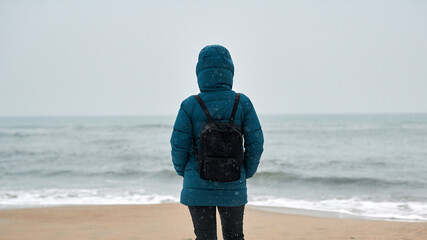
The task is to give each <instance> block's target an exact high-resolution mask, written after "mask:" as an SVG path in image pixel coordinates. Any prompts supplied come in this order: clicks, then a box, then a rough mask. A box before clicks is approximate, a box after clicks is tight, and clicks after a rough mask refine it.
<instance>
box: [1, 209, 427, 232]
mask: <svg viewBox="0 0 427 240" xmlns="http://www.w3.org/2000/svg"><path fill="white" fill-rule="evenodd" d="M218 219H219V218H218ZM244 231H245V236H246V239H313V240H314V239H316V240H318V239H329V240H330V239H372V240H381V239H384V240H393V239H402V240H416V239H419V240H421V239H425V236H427V223H425V222H423V223H419V222H391V221H373V220H355V219H336V218H335V219H334V218H323V217H311V216H301V215H291V214H284V213H276V212H270V211H264V210H259V209H256V208H254V207H250V206H249V207H247V208H246V212H245V220H244ZM218 232H219V234H218V236H219V239H222V237H221V234H220V227H219V226H218ZM0 239H1V240H9V239H10V240H12V239H34V240H57V239H63V240H68V239H133V240H136V239H180V240H189V239H193V240H194V239H195V236H194V234H193V228H192V222H191V219H190V214H189V213H188V210H187V208H186V207H185V206H183V205H180V204H158V205H109V206H70V207H47V208H33V209H14V210H2V211H0Z"/></svg>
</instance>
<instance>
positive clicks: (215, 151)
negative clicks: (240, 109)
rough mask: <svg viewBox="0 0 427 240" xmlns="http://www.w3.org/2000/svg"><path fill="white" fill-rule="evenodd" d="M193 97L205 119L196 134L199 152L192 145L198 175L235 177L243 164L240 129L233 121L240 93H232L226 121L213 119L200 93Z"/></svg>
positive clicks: (215, 178) (223, 179)
mask: <svg viewBox="0 0 427 240" xmlns="http://www.w3.org/2000/svg"><path fill="white" fill-rule="evenodd" d="M194 97H195V98H196V99H197V101H198V102H199V104H200V106H201V107H202V109H203V111H204V112H205V115H206V117H207V118H208V122H207V123H205V124H204V125H203V127H202V131H201V133H200V149H199V151H197V150H196V147H195V150H196V151H195V152H196V157H197V162H198V165H199V173H200V177H201V178H202V179H205V180H209V181H215V182H232V181H237V180H239V179H240V172H241V169H242V163H243V138H242V130H241V128H240V127H239V126H238V125H236V124H234V117H235V115H236V111H237V106H238V105H239V99H240V94H239V93H236V99H235V101H234V106H233V111H232V113H231V117H230V121H229V122H215V121H214V119H213V118H212V116H211V115H210V114H209V111H208V109H207V108H206V105H205V104H204V102H203V101H202V99H201V98H200V96H199V95H194ZM194 144H195V143H194Z"/></svg>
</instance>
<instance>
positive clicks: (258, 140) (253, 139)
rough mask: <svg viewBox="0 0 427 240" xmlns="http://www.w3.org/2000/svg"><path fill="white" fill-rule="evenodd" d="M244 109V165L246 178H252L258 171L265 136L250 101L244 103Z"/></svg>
mask: <svg viewBox="0 0 427 240" xmlns="http://www.w3.org/2000/svg"><path fill="white" fill-rule="evenodd" d="M243 108H244V120H243V124H242V125H243V126H242V128H243V136H244V140H245V143H244V148H245V153H244V158H243V164H244V166H245V168H246V178H250V177H252V176H253V175H254V174H255V172H256V171H257V169H258V164H259V161H260V159H261V154H262V152H263V150H264V148H263V145H264V136H263V133H262V129H261V124H260V123H259V120H258V116H257V114H256V112H255V109H254V107H253V105H252V103H251V101H250V100H249V99H248V101H247V102H245V103H244V107H243ZM245 110H246V111H245Z"/></svg>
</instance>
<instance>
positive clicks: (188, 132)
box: [170, 104, 193, 176]
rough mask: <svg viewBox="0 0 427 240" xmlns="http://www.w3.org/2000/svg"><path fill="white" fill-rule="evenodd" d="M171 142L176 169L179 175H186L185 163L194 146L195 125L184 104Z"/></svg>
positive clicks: (176, 121)
mask: <svg viewBox="0 0 427 240" xmlns="http://www.w3.org/2000/svg"><path fill="white" fill-rule="evenodd" d="M170 143H171V147H172V151H171V153H172V163H173V166H174V168H175V171H176V173H178V175H180V176H184V169H185V165H187V162H188V160H189V157H190V152H191V150H192V146H193V126H192V122H191V119H190V117H189V115H188V114H187V113H186V112H185V111H184V108H183V104H181V107H180V109H179V112H178V116H177V117H176V120H175V124H174V126H173V132H172V137H171V140H170Z"/></svg>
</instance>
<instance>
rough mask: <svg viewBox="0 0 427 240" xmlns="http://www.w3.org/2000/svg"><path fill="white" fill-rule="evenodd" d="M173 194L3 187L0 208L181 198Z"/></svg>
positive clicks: (163, 201)
mask: <svg viewBox="0 0 427 240" xmlns="http://www.w3.org/2000/svg"><path fill="white" fill-rule="evenodd" d="M178 201H179V198H178V197H177V196H173V195H159V194H154V193H146V192H145V191H144V190H143V189H139V190H116V191H112V190H111V189H110V190H102V189H43V190H34V191H24V190H21V191H10V190H9V191H0V208H17V207H33V206H56V205H106V204H158V203H170V202H178Z"/></svg>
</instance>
